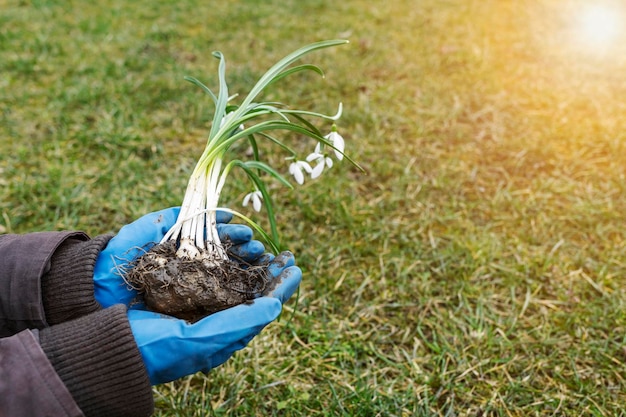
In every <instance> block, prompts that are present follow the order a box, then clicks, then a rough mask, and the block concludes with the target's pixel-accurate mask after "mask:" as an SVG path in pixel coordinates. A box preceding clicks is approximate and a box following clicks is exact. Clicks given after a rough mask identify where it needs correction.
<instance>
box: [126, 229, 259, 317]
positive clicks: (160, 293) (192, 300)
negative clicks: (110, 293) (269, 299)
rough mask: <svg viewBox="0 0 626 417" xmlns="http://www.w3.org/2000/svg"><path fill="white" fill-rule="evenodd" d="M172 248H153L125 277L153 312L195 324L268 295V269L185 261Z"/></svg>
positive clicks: (166, 244) (235, 261)
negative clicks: (265, 294) (217, 313)
mask: <svg viewBox="0 0 626 417" xmlns="http://www.w3.org/2000/svg"><path fill="white" fill-rule="evenodd" d="M176 246H177V245H176V242H175V241H166V242H164V243H159V244H156V245H154V246H152V247H151V248H150V249H149V250H148V251H147V252H145V253H144V254H143V255H141V256H140V257H138V258H137V259H135V260H134V261H133V262H132V263H131V265H129V266H130V268H129V269H128V270H127V272H126V275H125V279H126V281H127V283H128V284H129V285H130V286H131V287H133V288H134V289H136V290H137V291H139V292H140V293H141V294H142V295H143V299H144V302H145V305H146V307H148V308H149V309H150V310H152V311H156V312H159V313H163V314H167V315H170V316H174V317H177V318H180V319H184V320H187V321H190V322H195V321H198V320H200V319H201V318H203V317H206V316H208V315H210V314H213V313H215V312H218V311H221V310H225V309H227V308H230V307H233V306H236V305H239V304H242V303H248V302H251V301H252V300H253V299H254V298H257V297H258V296H260V295H261V294H263V293H264V292H266V291H267V290H268V285H269V282H270V279H269V278H270V276H269V272H268V269H267V265H268V264H267V263H264V264H260V265H252V264H249V263H247V262H245V261H243V260H241V259H237V258H235V257H234V256H232V254H231V256H230V257H228V258H227V259H222V258H220V259H210V258H209V259H201V258H195V259H189V258H184V257H179V256H177V255H176V251H177V247H176ZM229 246H230V245H229V242H224V247H225V248H228V247H229Z"/></svg>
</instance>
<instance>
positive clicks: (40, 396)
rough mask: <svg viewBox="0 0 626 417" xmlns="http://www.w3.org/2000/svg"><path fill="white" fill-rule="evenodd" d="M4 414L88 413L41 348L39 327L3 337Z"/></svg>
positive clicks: (0, 388) (0, 401) (0, 409)
mask: <svg viewBox="0 0 626 417" xmlns="http://www.w3.org/2000/svg"><path fill="white" fill-rule="evenodd" d="M0 416H11V417H31V416H57V417H83V416H84V414H83V413H82V411H81V410H80V408H78V405H77V404H76V402H75V401H74V399H73V398H72V395H71V394H70V392H69V391H68V389H67V387H66V386H65V385H64V384H63V381H61V378H59V376H58V375H57V373H56V372H55V370H54V368H53V367H52V364H50V361H48V358H47V357H46V355H45V353H44V352H43V350H41V346H39V342H38V336H37V330H35V331H34V332H31V331H30V330H24V331H23V332H20V333H18V334H16V335H13V336H11V337H5V338H2V339H0Z"/></svg>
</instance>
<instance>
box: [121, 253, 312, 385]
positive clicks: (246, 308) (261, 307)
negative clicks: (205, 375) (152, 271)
mask: <svg viewBox="0 0 626 417" xmlns="http://www.w3.org/2000/svg"><path fill="white" fill-rule="evenodd" d="M268 268H269V271H270V274H271V276H272V277H273V279H272V280H271V281H270V283H269V284H270V285H269V286H268V290H269V291H267V293H266V294H264V295H263V296H261V297H259V298H257V299H255V300H254V302H253V303H252V304H241V305H238V306H235V307H232V308H229V309H227V310H223V311H220V312H217V313H215V314H212V315H210V316H208V317H205V318H204V319H202V320H200V321H198V322H196V323H194V324H189V323H188V322H186V321H185V320H179V319H176V318H174V317H170V316H166V315H162V314H158V313H154V312H151V311H144V310H128V319H129V321H130V327H131V330H132V332H133V336H134V337H135V341H136V342H137V346H138V347H139V351H140V352H141V356H142V358H143V361H144V364H145V366H146V370H147V371H148V375H149V376H150V382H151V383H152V385H157V384H161V383H164V382H169V381H174V380H176V379H178V378H181V377H183V376H186V375H191V374H194V373H196V372H208V371H209V370H210V369H212V368H215V367H216V366H219V365H221V364H222V363H224V362H226V360H227V359H228V358H230V357H231V356H232V355H233V353H235V352H236V351H237V350H240V349H243V348H244V347H245V346H246V345H247V344H248V342H250V340H252V338H253V337H254V336H256V335H257V334H259V332H260V331H261V330H262V329H263V328H264V327H265V326H267V325H268V324H269V323H271V322H272V321H273V320H275V319H276V318H277V317H278V315H279V314H280V311H281V309H282V304H283V303H285V302H286V301H287V300H288V299H289V297H291V295H292V294H293V293H294V292H295V291H296V289H297V288H298V286H299V285H300V281H301V279H302V271H300V268H298V267H297V266H295V259H294V257H293V255H292V254H291V253H290V252H283V253H281V254H280V255H278V256H277V257H276V258H274V259H273V260H272V262H271V263H270V264H269V266H268Z"/></svg>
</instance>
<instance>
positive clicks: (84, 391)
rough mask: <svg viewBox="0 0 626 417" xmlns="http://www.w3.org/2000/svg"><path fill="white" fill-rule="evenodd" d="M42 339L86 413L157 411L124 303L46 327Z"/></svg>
mask: <svg viewBox="0 0 626 417" xmlns="http://www.w3.org/2000/svg"><path fill="white" fill-rule="evenodd" d="M39 341H40V344H41V348H42V349H43V351H44V352H45V353H46V356H47V357H48V359H49V360H50V362H51V363H52V366H53V367H54V369H55V371H56V372H57V374H58V375H59V377H60V378H61V380H62V381H63V383H64V384H65V385H66V387H67V389H68V390H69V391H70V393H71V394H72V397H74V400H75V401H76V403H77V404H78V406H79V407H80V409H81V410H82V411H83V413H85V416H86V417H92V416H110V417H117V416H119V417H122V416H149V415H151V414H152V411H153V408H154V402H153V398H152V387H151V386H150V380H149V378H148V374H147V372H146V369H145V367H144V364H143V360H142V358H141V353H140V352H139V348H138V347H137V344H136V343H135V339H134V337H133V334H132V332H131V329H130V324H129V322H128V318H127V316H126V307H125V306H124V305H121V304H118V305H115V306H112V307H109V308H107V309H105V310H101V311H98V312H95V313H92V314H89V315H88V316H85V317H82V318H79V319H77V320H73V321H69V322H66V323H62V324H58V325H56V326H52V327H48V328H45V329H43V330H41V331H40V332H39Z"/></svg>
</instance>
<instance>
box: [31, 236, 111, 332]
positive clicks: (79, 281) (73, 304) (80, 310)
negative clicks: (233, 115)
mask: <svg viewBox="0 0 626 417" xmlns="http://www.w3.org/2000/svg"><path fill="white" fill-rule="evenodd" d="M112 237H113V235H102V236H97V237H95V238H94V239H92V240H88V241H82V240H79V239H73V238H70V239H67V240H66V241H64V242H63V243H62V244H61V245H60V246H59V248H58V249H57V250H56V251H55V252H54V254H53V255H52V260H51V262H50V270H49V271H48V272H47V273H46V274H45V275H44V276H43V277H42V280H41V289H42V298H43V306H44V311H45V314H46V321H47V322H48V323H49V324H51V325H53V324H58V323H63V322H65V321H68V320H71V319H75V318H78V317H82V316H84V315H86V314H89V313H93V312H95V311H98V310H99V309H100V305H99V304H98V302H97V301H96V299H95V297H94V287H93V269H94V265H95V264H96V260H97V259H98V255H99V254H100V252H101V251H102V250H103V249H104V248H105V247H106V245H107V243H108V242H109V240H111V238H112Z"/></svg>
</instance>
